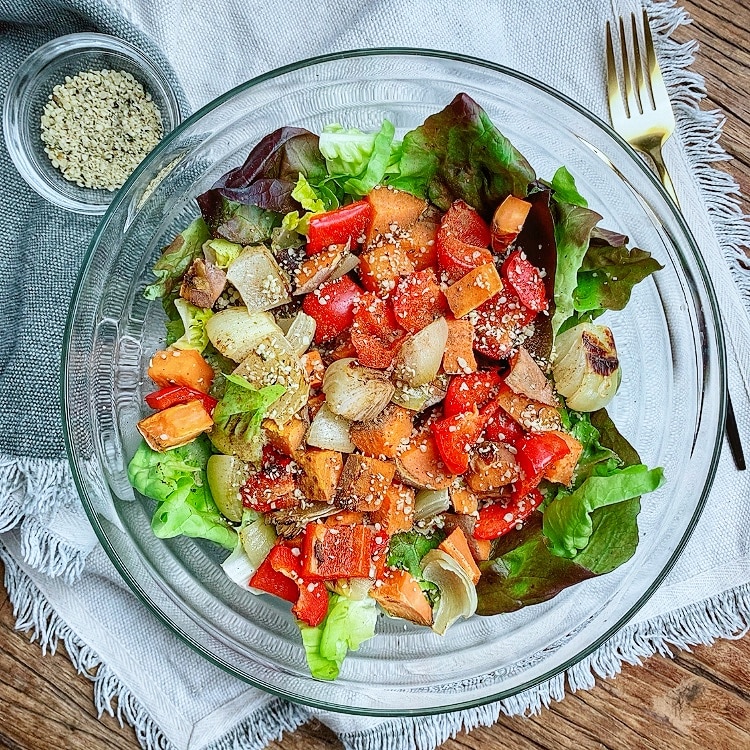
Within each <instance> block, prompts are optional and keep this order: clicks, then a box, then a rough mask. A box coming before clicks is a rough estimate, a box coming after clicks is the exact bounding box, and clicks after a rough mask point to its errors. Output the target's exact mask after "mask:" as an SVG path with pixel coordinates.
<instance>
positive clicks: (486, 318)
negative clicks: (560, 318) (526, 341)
mask: <svg viewBox="0 0 750 750" xmlns="http://www.w3.org/2000/svg"><path fill="white" fill-rule="evenodd" d="M474 312H475V313H476V322H475V323H474V349H476V351H478V352H480V353H481V354H484V355H485V357H490V358H491V359H506V358H507V357H508V356H509V355H510V354H511V353H512V352H513V350H514V348H515V346H516V341H517V339H518V335H519V334H520V333H521V332H522V331H523V329H524V328H526V326H528V325H529V323H531V321H532V320H534V318H535V317H536V313H535V312H534V311H533V310H529V309H528V308H527V307H524V305H522V304H521V302H520V300H519V299H518V297H517V296H516V295H515V294H514V292H513V291H512V290H510V289H502V290H501V291H500V292H499V293H498V294H496V295H495V296H494V297H491V298H490V299H488V300H487V301H486V302H485V303H484V304H483V305H480V306H479V307H478V308H477V309H476V310H475V311H474Z"/></svg>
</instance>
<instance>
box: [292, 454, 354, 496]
mask: <svg viewBox="0 0 750 750" xmlns="http://www.w3.org/2000/svg"><path fill="white" fill-rule="evenodd" d="M294 460H295V461H296V463H297V465H298V466H299V467H300V469H301V470H302V475H301V477H300V480H299V489H300V491H301V492H302V493H303V494H304V495H305V497H306V498H307V499H308V500H313V501H315V502H319V503H330V502H333V498H334V496H335V495H336V486H337V485H338V483H339V478H340V477H341V472H342V470H343V468H344V459H343V457H342V455H341V454H340V453H339V452H338V451H330V450H323V449H320V448H307V449H305V450H301V451H297V452H296V453H295V455H294Z"/></svg>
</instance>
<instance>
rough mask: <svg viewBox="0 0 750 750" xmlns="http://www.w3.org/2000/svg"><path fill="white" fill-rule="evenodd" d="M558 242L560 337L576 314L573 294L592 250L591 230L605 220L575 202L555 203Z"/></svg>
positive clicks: (556, 319) (556, 318) (555, 327)
mask: <svg viewBox="0 0 750 750" xmlns="http://www.w3.org/2000/svg"><path fill="white" fill-rule="evenodd" d="M555 206H556V211H555V241H556V243H557V268H556V269H555V294H554V302H555V313H554V315H553V316H552V334H553V336H556V335H557V333H558V331H559V330H560V328H561V326H562V325H563V323H565V321H566V320H568V319H569V318H570V317H571V316H573V314H574V313H575V307H574V304H573V295H574V293H575V290H576V287H577V286H578V271H579V269H580V268H581V264H582V263H583V259H584V256H585V255H586V252H587V250H588V249H589V239H590V237H591V230H592V229H593V228H594V227H595V226H596V224H597V222H599V221H601V218H602V217H601V216H600V215H599V214H598V213H596V212H595V211H591V210H590V209H588V208H583V207H582V206H576V205H574V204H572V203H564V202H557V203H556V204H555Z"/></svg>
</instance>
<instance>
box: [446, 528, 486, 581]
mask: <svg viewBox="0 0 750 750" xmlns="http://www.w3.org/2000/svg"><path fill="white" fill-rule="evenodd" d="M439 549H441V550H443V552H445V553H446V554H448V555H450V556H451V557H452V558H453V559H454V560H455V561H456V562H457V563H458V564H459V565H460V566H461V567H462V568H463V569H464V571H466V575H468V576H469V578H471V582H472V583H473V584H474V585H475V586H476V584H477V581H479V578H480V576H481V575H482V573H481V572H480V570H479V568H478V567H477V564H476V563H475V562H474V556H473V555H472V553H471V550H470V549H469V542H468V540H467V539H466V534H464V532H463V530H462V529H461V527H460V526H457V527H456V528H455V529H453V531H451V533H450V534H449V535H448V536H447V537H446V538H445V539H443V541H442V542H440V546H439Z"/></svg>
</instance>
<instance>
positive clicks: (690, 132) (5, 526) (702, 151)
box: [0, 0, 750, 750]
mask: <svg viewBox="0 0 750 750" xmlns="http://www.w3.org/2000/svg"><path fill="white" fill-rule="evenodd" d="M645 5H646V7H647V9H648V12H649V16H650V18H651V24H652V29H653V32H654V38H655V40H656V44H657V47H658V49H659V51H660V53H661V55H660V56H661V59H662V62H663V74H664V79H665V81H666V83H667V86H668V87H669V89H670V94H671V96H672V103H673V105H674V110H675V116H676V119H677V127H678V131H679V133H680V136H681V138H682V141H683V143H684V144H685V146H686V150H687V155H688V159H689V160H690V164H691V167H692V169H693V172H694V173H695V175H696V176H697V179H698V184H699V185H700V188H701V191H702V194H703V198H704V201H705V204H706V208H707V210H708V213H709V216H710V218H711V221H712V223H713V226H714V229H715V230H716V233H717V236H718V238H719V241H720V243H721V244H722V247H723V249H724V253H725V255H726V258H727V261H728V263H729V265H730V268H731V269H732V272H733V274H734V278H735V280H736V282H737V285H738V286H739V288H740V290H741V293H742V296H743V299H744V300H745V301H746V302H747V303H748V304H750V274H748V273H747V270H748V268H749V267H750V264H749V263H748V261H747V257H746V256H745V253H744V251H743V247H750V224H748V222H747V219H746V217H744V216H743V215H742V213H741V210H740V205H739V201H738V199H737V196H738V195H739V189H738V187H737V184H736V183H735V181H734V180H733V178H732V177H731V176H730V175H728V174H726V173H725V172H722V171H719V170H717V169H715V167H714V164H715V163H716V162H720V161H725V160H726V159H728V158H729V157H728V156H727V155H726V153H725V152H724V151H723V150H722V148H721V146H720V145H719V143H718V140H719V136H720V135H721V128H722V124H723V117H722V115H721V114H720V113H719V112H717V111H711V112H704V111H701V110H700V109H699V105H700V102H701V100H702V99H704V98H705V96H706V92H705V88H704V83H703V79H702V78H701V76H699V75H698V74H696V73H693V72H691V71H690V70H688V66H690V65H691V64H692V62H693V59H694V53H695V48H696V44H695V43H694V42H688V43H685V44H680V43H678V42H676V41H674V40H673V39H672V38H671V34H672V33H673V32H674V30H675V29H676V28H678V27H679V26H682V25H684V24H686V23H689V18H688V16H687V14H686V13H685V11H684V10H683V9H682V8H679V7H676V5H675V0H663V1H661V2H658V1H656V0H646V2H645ZM71 502H73V503H77V502H79V501H78V497H77V493H76V490H75V487H74V486H73V483H72V480H71V477H70V471H69V468H68V466H67V463H66V462H65V461H42V460H33V459H17V458H13V457H8V456H0V533H2V532H4V531H8V530H10V529H12V528H15V527H17V526H19V525H20V526H21V531H22V539H23V555H24V559H25V560H26V562H27V563H28V564H29V565H33V566H34V567H35V568H37V569H39V570H42V571H43V572H45V573H47V574H48V575H51V576H63V577H65V578H66V579H67V580H70V581H72V580H74V579H75V578H76V577H77V576H78V575H79V574H80V572H81V570H82V568H83V565H84V562H85V553H84V552H82V551H81V550H77V549H75V548H73V547H71V546H70V545H67V544H65V543H64V542H62V541H61V540H59V539H57V538H56V537H55V536H54V534H53V533H51V532H50V531H49V529H48V528H47V527H46V526H44V524H43V523H41V522H40V521H39V519H40V518H42V519H44V518H51V517H52V516H53V514H54V512H55V511H56V510H57V509H58V508H60V507H62V506H63V505H66V504H69V503H71ZM0 558H1V559H2V560H3V562H4V564H5V586H6V588H7V590H8V596H9V598H10V601H11V602H12V604H13V611H14V614H15V615H16V617H17V622H16V627H17V628H18V629H19V630H31V631H32V639H35V640H38V641H39V643H40V645H41V648H42V652H43V653H45V652H46V651H47V649H49V650H50V651H53V652H54V650H55V649H56V647H57V644H58V642H59V641H62V642H63V644H64V645H65V648H66V650H67V652H68V655H69V657H70V660H71V661H72V663H73V665H74V666H75V668H76V669H77V670H78V671H79V672H80V673H81V674H84V675H86V676H87V677H88V678H89V679H90V680H91V681H92V682H93V683H94V698H95V704H96V708H97V711H98V712H99V714H100V715H101V714H102V713H103V712H105V711H106V712H107V713H108V714H110V715H112V716H114V717H116V718H117V719H118V720H119V721H120V723H121V724H122V723H123V722H127V723H128V724H129V725H131V726H132V727H133V728H134V729H135V733H136V736H137V738H138V741H139V743H140V744H141V746H142V747H143V748H146V749H147V750H171V746H170V743H169V742H168V741H167V739H166V738H165V736H164V735H163V733H162V732H161V730H160V729H159V727H157V726H156V724H155V723H154V722H153V721H152V719H151V718H150V717H149V715H148V713H147V711H146V709H145V708H144V706H142V705H141V703H140V702H139V701H138V700H137V698H136V697H135V696H134V695H132V694H131V693H130V692H129V691H128V690H127V688H125V687H124V685H123V684H122V683H121V682H120V681H119V680H118V678H117V676H116V675H115V674H114V673H113V672H112V671H110V669H109V668H108V667H107V665H105V664H103V663H102V662H101V660H100V659H99V657H98V655H97V654H96V653H94V652H93V651H92V650H91V649H90V648H89V647H88V646H87V645H86V644H85V643H83V642H82V641H81V640H80V639H79V638H78V636H77V635H76V634H75V633H73V631H71V630H70V629H69V628H68V627H67V625H65V623H64V622H62V620H61V619H60V618H59V617H57V615H56V614H55V612H54V610H53V609H52V607H51V606H50V605H49V603H48V602H47V600H46V599H45V598H44V596H43V595H42V594H41V592H40V591H39V590H38V589H37V588H36V587H35V586H34V584H33V583H32V582H31V581H30V579H29V578H28V577H27V576H25V575H24V573H23V572H22V571H21V570H20V568H19V567H18V566H17V565H16V563H15V562H14V561H13V559H12V558H11V557H10V555H9V554H8V552H7V550H6V549H5V548H4V547H3V545H2V543H1V542H0ZM748 629H750V586H745V587H741V588H739V589H735V590H734V591H728V592H724V593H723V594H719V595H717V596H715V597H713V598H712V599H709V600H707V601H705V602H702V603H701V604H699V605H693V606H691V607H688V608H686V609H684V610H678V611H677V612H673V613H671V614H669V615H667V616H665V617H662V618H658V619H656V620H654V621H651V622H647V623H642V624H640V625H638V626H634V627H630V628H625V629H624V630H622V631H621V632H620V633H618V634H617V635H616V636H614V637H613V638H612V639H611V640H609V641H608V642H607V643H606V644H604V645H603V646H602V647H601V648H600V649H599V650H598V651H596V653H594V654H592V655H591V656H589V657H587V658H586V659H584V660H583V661H581V662H580V663H578V664H576V665H575V666H573V667H571V668H570V669H568V670H567V672H566V673H565V674H560V675H558V676H557V677H555V678H553V679H552V680H549V681H548V682H546V683H544V684H542V685H539V686H537V687H535V688H532V689H530V690H527V691H525V692H523V693H520V694H518V695H515V696H513V697H511V698H507V699H505V700H503V701H500V702H498V703H493V704H491V705H487V706H481V707H479V708H475V709H471V710H468V711H463V712H460V713H453V714H445V715H442V716H435V717H427V718H420V719H413V720H412V719H397V720H393V721H389V722H386V723H385V724H383V725H380V726H378V727H377V728H376V729H373V730H371V731H368V732H357V733H351V734H344V735H342V736H341V740H342V742H343V743H344V746H345V747H346V748H347V750H391V749H392V748H399V750H433V748H434V747H435V746H436V745H439V744H441V743H443V742H445V741H446V740H447V739H448V738H449V737H455V736H456V734H457V733H458V732H459V731H461V730H462V729H466V730H470V729H473V728H474V727H477V726H489V725H491V724H493V723H494V722H496V721H497V719H498V717H499V716H500V714H505V715H507V716H514V715H530V714H537V713H539V712H540V711H541V710H542V709H543V708H547V707H549V706H550V704H551V703H552V701H560V700H562V699H563V698H564V697H565V690H566V684H567V688H568V689H569V690H571V691H573V692H575V691H576V690H587V689H590V688H592V687H593V686H594V684H595V681H596V678H597V677H613V676H614V675H616V674H618V673H619V672H620V670H621V668H622V664H623V662H625V663H628V664H640V663H641V660H642V659H643V658H646V657H649V656H651V655H653V654H655V653H660V654H662V655H665V656H671V655H672V648H678V649H687V650H689V648H690V646H692V645H695V644H699V643H700V644H708V643H712V642H713V641H714V640H715V639H717V638H731V637H740V636H741V635H743V634H744V633H745V632H747V631H748ZM305 720H306V714H305V712H304V709H302V708H300V707H299V706H295V705H293V704H291V703H287V702H285V701H281V700H278V701H273V702H272V703H270V704H268V705H267V706H266V707H265V708H263V709H262V710H261V711H260V712H259V713H258V715H256V716H254V717H253V718H252V720H248V721H246V722H244V723H243V724H242V725H241V726H239V727H237V728H236V729H235V730H234V731H233V732H231V733H230V734H229V735H227V736H225V737H223V738H221V739H219V740H218V741H217V742H216V743H215V744H214V745H213V746H212V750H261V748H263V747H265V746H266V745H267V744H268V743H269V742H272V741H273V740H275V739H278V738H279V737H280V736H281V734H282V732H284V731H293V730H294V729H295V728H297V727H298V726H299V725H300V724H302V723H304V722H305ZM261 728H262V729H261Z"/></svg>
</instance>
